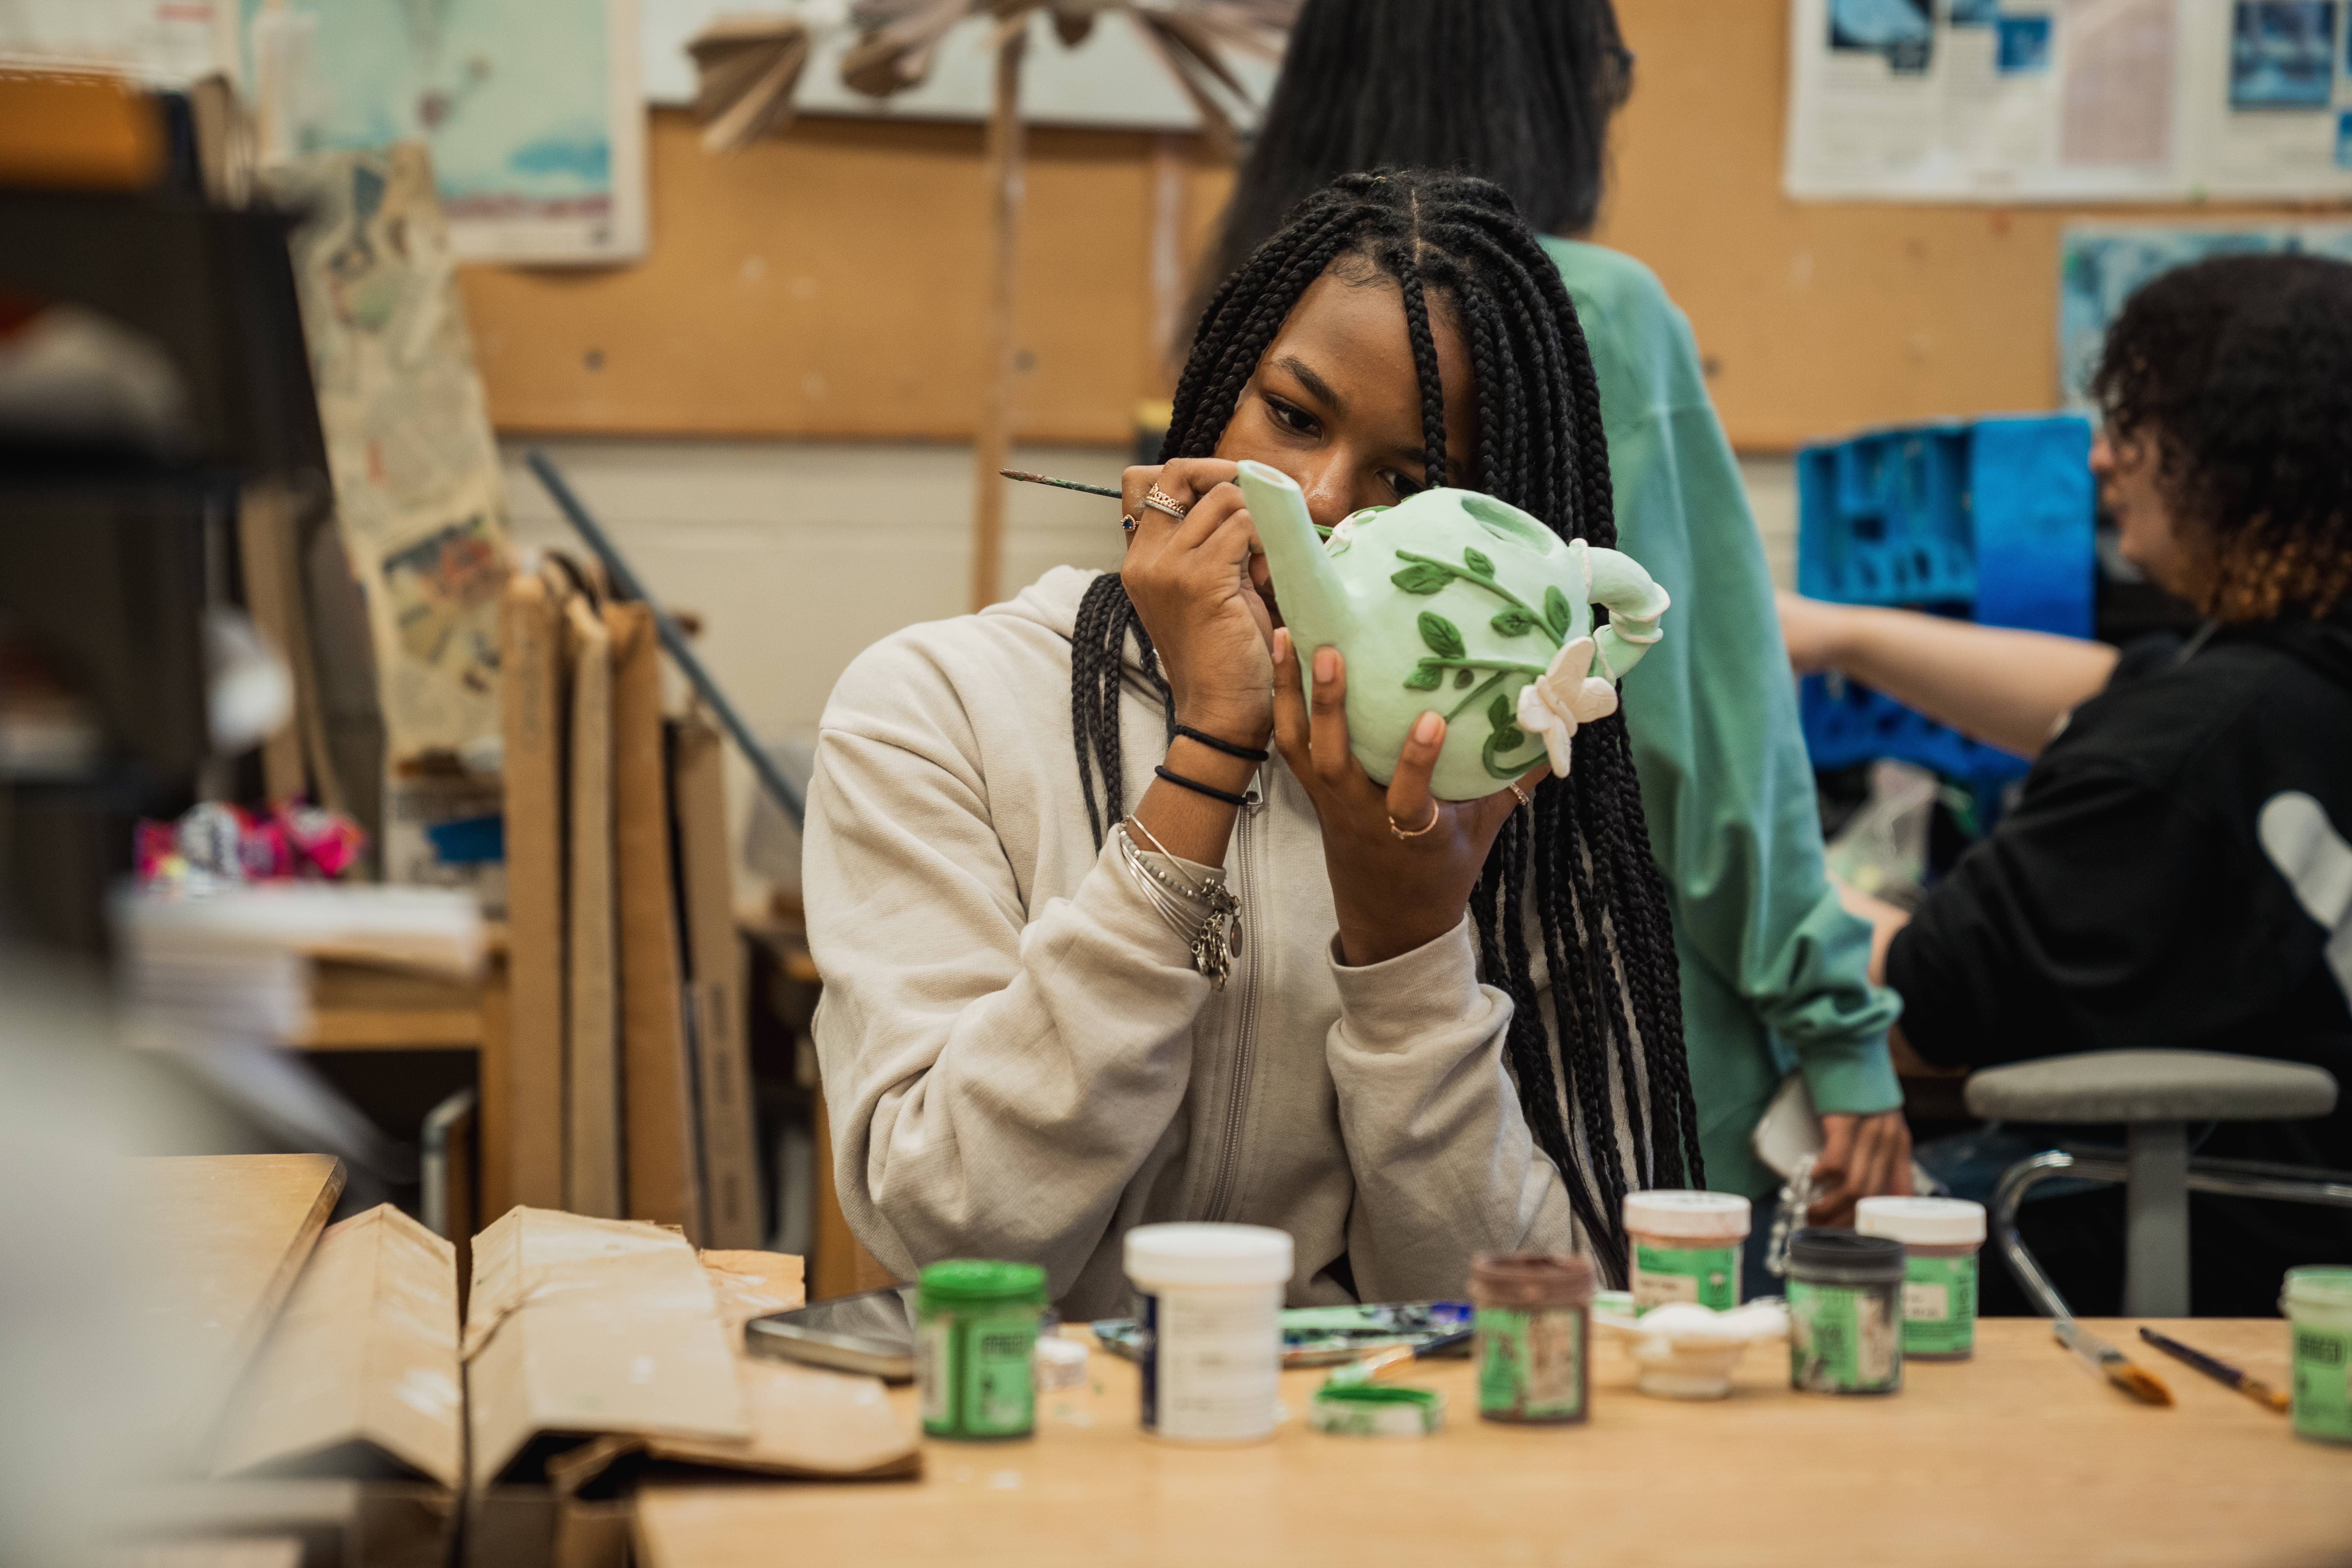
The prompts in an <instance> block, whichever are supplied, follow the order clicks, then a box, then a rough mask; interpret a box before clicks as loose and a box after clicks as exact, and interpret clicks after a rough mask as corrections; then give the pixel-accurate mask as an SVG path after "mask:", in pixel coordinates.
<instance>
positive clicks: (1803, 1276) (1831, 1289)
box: [1789, 1230, 1904, 1394]
mask: <svg viewBox="0 0 2352 1568" xmlns="http://www.w3.org/2000/svg"><path fill="white" fill-rule="evenodd" d="M1903 1283H1904V1267H1903V1244H1902V1243H1901V1242H1899V1241H1889V1240H1888V1239H1887V1238H1886V1237H1882V1236H1864V1235H1862V1234H1860V1233H1859V1232H1857V1231H1851V1230H1801V1231H1799V1232H1798V1233H1797V1234H1796V1235H1795V1236H1794V1237H1791V1238H1790V1242H1789V1384H1790V1387H1792V1388H1798V1389H1802V1390H1804V1391H1805V1392H1807V1393H1811V1394H1893V1393H1895V1391H1896V1390H1898V1389H1900V1388H1901V1387H1902V1386H1903Z"/></svg>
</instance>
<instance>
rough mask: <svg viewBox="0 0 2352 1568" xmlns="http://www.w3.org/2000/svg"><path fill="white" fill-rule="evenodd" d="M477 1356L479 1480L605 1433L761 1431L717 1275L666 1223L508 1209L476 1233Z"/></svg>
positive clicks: (511, 1476) (480, 1483)
mask: <svg viewBox="0 0 2352 1568" xmlns="http://www.w3.org/2000/svg"><path fill="white" fill-rule="evenodd" d="M465 1360H466V1370H467V1407H468V1408H467V1415H468V1419H469V1423H470V1426H471V1431H472V1436H473V1456H472V1480H473V1484H474V1486H475V1487H477V1488H484V1487H488V1486H489V1485H490V1484H492V1483H493V1482H500V1481H529V1480H533V1479H537V1475H536V1471H537V1469H538V1468H539V1466H540V1464H541V1463H543V1462H544V1460H545V1459H546V1458H547V1456H548V1455H549V1454H550V1453H551V1452H554V1451H560V1449H561V1448H562V1447H563V1446H565V1445H566V1444H569V1443H572V1442H576V1441H577V1440H578V1439H580V1438H582V1437H587V1436H594V1435H597V1434H604V1433H627V1434H634V1435H640V1436H646V1435H650V1436H663V1437H672V1438H678V1439H687V1440H698V1441H714V1442H720V1443H725V1442H730V1441H732V1442H739V1443H740V1442H742V1441H744V1440H746V1439H748V1438H749V1437H750V1436H751V1431H752V1427H751V1413H750V1408H749V1405H748V1404H747V1402H746V1400H745V1397H744V1394H743V1390H742V1388H741V1386H740V1382H739V1380H738V1377H737V1373H736V1370H735V1355H734V1352H733V1351H732V1350H731V1349H730V1346H729V1344H728V1340H727V1334H726V1331H725V1330H724V1329H723V1328H722V1327H721V1325H720V1321H719V1307H718V1301H717V1299H716V1298H715V1297H714V1295H713V1294H712V1291H711V1288H710V1279H709V1276H708V1275H707V1274H706V1273H705V1272H704V1271H703V1268H702V1265H701V1264H700V1262H699V1261H698V1259H697V1258H696V1257H695V1254H694V1249H693V1248H692V1247H688V1245H687V1243H686V1240H685V1238H684V1237H681V1236H679V1235H678V1234H677V1232H676V1231H672V1230H667V1229H665V1228H663V1227H661V1226H651V1225H641V1224H634V1223H630V1222H628V1221H622V1220H600V1219H590V1218H587V1217H585V1216H583V1215H567V1214H555V1213H550V1212H548V1211H546V1210H542V1209H527V1208H525V1209H515V1210H513V1211H511V1212H509V1214H508V1215H506V1216H505V1217H504V1218H503V1219H500V1220H499V1222H498V1223H497V1224H496V1225H493V1226H490V1227H489V1229H488V1230H486V1231H484V1232H483V1233H482V1234H481V1235H480V1236H478V1237H476V1238H475V1240H474V1288H473V1298H472V1303H471V1307H470V1310H469V1313H468V1316H467V1324H466V1340H465Z"/></svg>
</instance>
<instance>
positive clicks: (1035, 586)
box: [980, 566, 1156, 702]
mask: <svg viewBox="0 0 2352 1568" xmlns="http://www.w3.org/2000/svg"><path fill="white" fill-rule="evenodd" d="M1102 575H1103V574H1102V573H1100V572H1098V571H1097V570H1095V569H1094V568H1093V567H1090V566H1056V567H1055V568H1054V569H1053V570H1052V571H1050V572H1048V573H1046V574H1045V575H1044V576H1043V577H1040V578H1038V579H1037V580H1036V581H1035V582H1034V583H1032V584H1029V585H1028V586H1027V587H1026V588H1024V589H1022V590H1021V592H1019V593H1018V594H1015V595H1013V597H1011V598H1009V599H1007V600H1005V601H1004V602H1003V604H999V605H989V606H988V608H986V609H984V610H982V611H981V612H980V613H981V615H982V616H983V617H986V616H1013V618H1014V619H1016V620H1024V621H1030V622H1033V623H1034V624H1035V625H1037V626H1044V627H1045V629H1046V630H1048V631H1050V632H1052V633H1053V634H1054V635H1055V637H1060V638H1061V639H1062V640H1063V641H1064V642H1068V641H1069V640H1070V637H1071V634H1072V633H1073V632H1075V631H1076V629H1077V625H1078V605H1079V603H1080V602H1081V601H1083V600H1084V599H1085V598H1086V596H1087V589H1088V588H1091V587H1093V586H1094V583H1095V579H1096V578H1097V577H1100V576H1102ZM1118 662H1119V666H1120V668H1123V669H1125V670H1127V671H1128V672H1129V674H1131V675H1133V676H1134V677H1135V678H1136V679H1139V680H1141V679H1143V663H1142V661H1141V660H1140V659H1139V658H1137V657H1136V651H1135V639H1134V638H1133V637H1129V638H1128V639H1127V641H1126V643H1125V644H1124V645H1122V646H1121V647H1120V648H1119V650H1118ZM1145 686H1146V689H1149V687H1150V683H1149V682H1148V681H1147V682H1145ZM1155 702H1156V699H1155Z"/></svg>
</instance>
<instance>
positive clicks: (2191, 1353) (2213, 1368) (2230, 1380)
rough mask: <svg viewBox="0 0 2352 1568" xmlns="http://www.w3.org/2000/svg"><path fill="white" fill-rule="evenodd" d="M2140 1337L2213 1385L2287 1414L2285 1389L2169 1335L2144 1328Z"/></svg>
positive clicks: (2287, 1401) (2287, 1403)
mask: <svg viewBox="0 0 2352 1568" xmlns="http://www.w3.org/2000/svg"><path fill="white" fill-rule="evenodd" d="M2139 1337H2140V1338H2141V1339H2144V1340H2146V1341H2147V1342H2148V1343H2149V1344H2152V1345H2154V1346H2155V1347H2156V1348H2157V1349H2158V1350H2160V1351H2162V1352H2164V1353H2165V1354H2167V1355H2168V1356H2170V1357H2172V1358H2173V1359H2174V1360H2175V1361H2183V1362H2187V1363H2189V1365H2190V1366H2193V1367H2195V1368H2196V1369H2197V1370H2198V1371H2199V1372H2201V1373H2204V1374H2205V1375H2206V1376H2208V1377H2210V1378H2211V1379H2212V1380H2213V1381H2214V1382H2216V1383H2219V1384H2225V1385H2227V1386H2228V1387H2231V1388H2234V1389H2236V1390H2237V1391H2238V1392H2239V1393H2241V1394H2244V1395H2245V1396H2246V1397H2247V1398H2249V1399H2251V1400H2252V1401H2253V1402H2254V1403H2255V1404H2257V1405H2267V1406H2268V1407H2270V1408H2271V1409H2273V1410H2284V1409H2285V1408H2286V1407H2287V1405H2289V1404H2290V1403H2291V1401H2289V1400H2288V1398H2287V1394H2286V1390H2285V1389H2284V1388H2273V1387H2272V1386H2271V1385H2270V1384H2267V1383H2264V1382H2263V1380H2262V1379H2261V1378H2259V1377H2249V1376H2247V1375H2246V1374H2245V1373H2242V1372H2240V1371H2239V1370H2238V1369H2237V1368H2236V1367H2234V1366H2231V1364H2230V1363H2228V1362H2225V1361H2223V1360H2221V1358H2220V1357H2218V1356H2210V1355H2207V1354H2206V1353H2205V1352H2203V1351H2200V1350H2195V1349H2192V1348H2191V1347H2189V1346H2188V1345H2184V1344H2182V1343H2181V1342H2179V1340H2176V1339H2173V1338H2171V1337H2170V1336H2168V1335H2166V1334H2159V1333H2158V1332H2157V1331H2155V1330H2154V1329H2148V1328H2143V1329H2142V1330H2140V1331H2139Z"/></svg>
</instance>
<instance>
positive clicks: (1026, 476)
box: [996, 468, 1120, 500]
mask: <svg viewBox="0 0 2352 1568" xmlns="http://www.w3.org/2000/svg"><path fill="white" fill-rule="evenodd" d="M996 471H997V472H998V473H999V474H1001V475H1003V477H1004V478H1006V479H1019V480H1020V481H1021V482H1022V483H1023V484H1024V485H1051V486H1053V487H1054V488H1055V489H1057V490H1076V491H1077V492H1078V493H1079V494H1080V495H1089V496H1108V497H1109V498H1110V499H1111V500H1118V499H1120V498H1119V493H1118V491H1117V490H1115V489H1111V488H1110V487H1109V486H1108V485H1088V484H1081V483H1079V482H1078V481H1077V480H1076V479H1055V477H1054V476H1053V475H1051V474H1033V473H1031V472H1029V471H1028V470H1027V469H1025V468H999V469H997V470H996Z"/></svg>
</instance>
